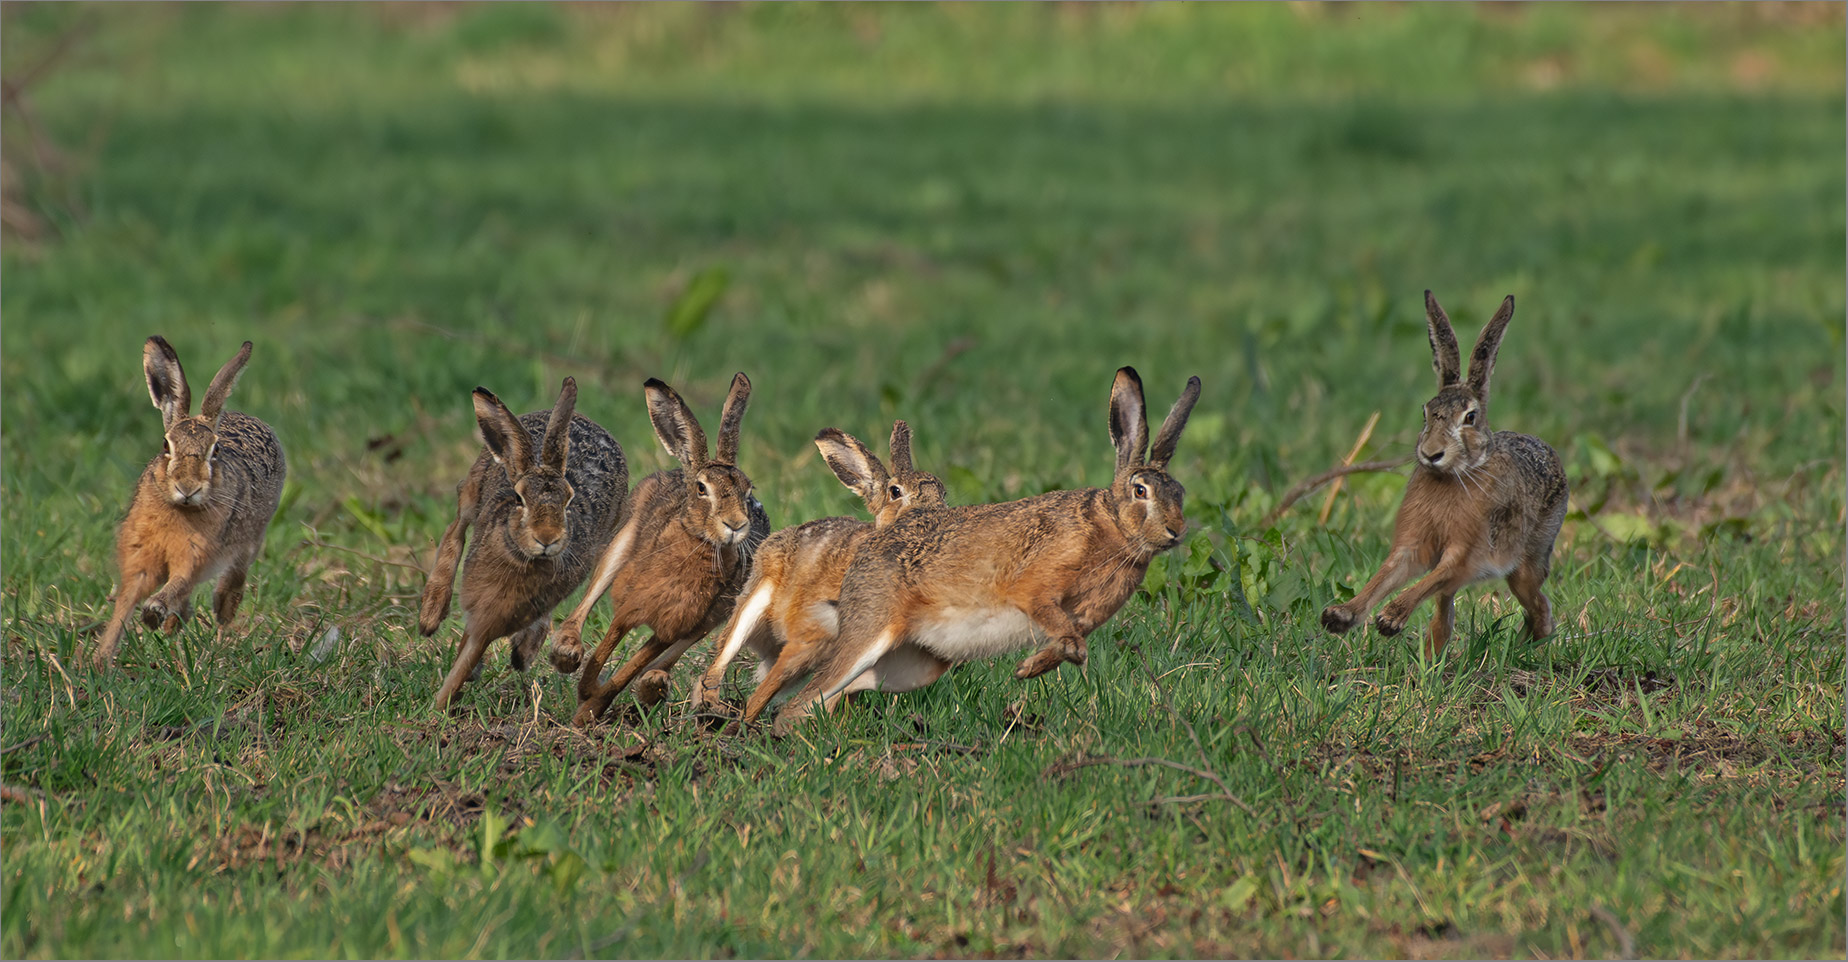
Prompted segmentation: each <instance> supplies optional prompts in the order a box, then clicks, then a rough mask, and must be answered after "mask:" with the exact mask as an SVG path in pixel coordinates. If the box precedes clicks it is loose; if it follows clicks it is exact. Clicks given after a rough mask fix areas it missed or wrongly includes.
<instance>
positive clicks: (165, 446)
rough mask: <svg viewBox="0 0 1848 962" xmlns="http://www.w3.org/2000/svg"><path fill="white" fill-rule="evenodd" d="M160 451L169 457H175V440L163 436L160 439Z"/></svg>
mask: <svg viewBox="0 0 1848 962" xmlns="http://www.w3.org/2000/svg"><path fill="white" fill-rule="evenodd" d="M160 453H162V454H164V455H166V456H168V457H173V442H172V441H169V440H167V439H166V438H161V439H160Z"/></svg>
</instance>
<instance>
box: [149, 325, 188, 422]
mask: <svg viewBox="0 0 1848 962" xmlns="http://www.w3.org/2000/svg"><path fill="white" fill-rule="evenodd" d="M141 370H142V371H144V372H146V373H147V376H148V397H150V398H153V399H154V406H155V407H157V408H159V409H160V420H161V427H162V428H163V429H170V428H172V427H173V422H175V421H178V420H179V419H180V418H183V417H185V416H186V415H187V414H189V413H191V412H192V391H190V390H188V389H187V387H186V372H185V371H183V370H181V369H180V355H179V354H177V353H175V352H174V350H173V345H171V344H168V343H167V339H166V338H164V337H161V336H160V335H159V334H156V335H154V336H153V337H150V338H148V342H147V343H146V344H143V345H142V346H141Z"/></svg>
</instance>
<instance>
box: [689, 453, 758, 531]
mask: <svg viewBox="0 0 1848 962" xmlns="http://www.w3.org/2000/svg"><path fill="white" fill-rule="evenodd" d="M688 488H689V490H688V492H687V503H688V504H689V505H690V506H691V516H692V521H693V527H694V530H696V531H698V532H699V535H700V537H702V538H704V539H706V540H707V541H708V542H710V543H712V544H715V545H719V546H720V547H732V546H736V545H740V544H743V543H744V539H745V537H746V536H747V535H749V534H750V533H751V510H750V505H751V502H753V501H755V500H756V496H755V495H754V494H753V493H752V489H751V479H750V478H747V477H745V475H744V472H743V471H740V470H738V469H737V468H735V467H732V466H731V465H729V464H716V463H713V464H707V465H706V466H705V467H703V468H700V469H699V470H698V471H694V472H692V473H691V476H690V477H689V478H688Z"/></svg>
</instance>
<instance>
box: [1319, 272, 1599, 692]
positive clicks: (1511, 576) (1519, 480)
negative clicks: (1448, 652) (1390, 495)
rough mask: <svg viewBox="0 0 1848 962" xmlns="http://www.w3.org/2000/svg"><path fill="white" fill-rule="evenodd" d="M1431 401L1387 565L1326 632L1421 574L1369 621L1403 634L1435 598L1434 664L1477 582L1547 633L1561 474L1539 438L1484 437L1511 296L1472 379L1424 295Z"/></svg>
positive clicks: (1480, 343)
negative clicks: (1500, 592) (1493, 584)
mask: <svg viewBox="0 0 1848 962" xmlns="http://www.w3.org/2000/svg"><path fill="white" fill-rule="evenodd" d="M1425 316H1426V321H1427V324H1428V325H1429V330H1430V340H1431V351H1432V356H1433V366H1434V367H1435V368H1436V369H1437V374H1438V393H1437V396H1436V397H1434V398H1432V399H1431V400H1430V401H1429V402H1428V403H1427V404H1426V405H1425V426H1424V429H1423V431H1422V432H1420V434H1419V438H1418V447H1417V457H1416V459H1415V460H1416V465H1415V466H1414V467H1413V469H1412V477H1411V479H1410V480H1409V481H1408V482H1406V485H1405V499H1404V501H1403V502H1401V503H1400V505H1399V514H1398V518H1397V520H1395V522H1394V523H1393V535H1392V547H1391V548H1390V549H1388V551H1387V555H1386V562H1385V563H1384V564H1383V565H1381V566H1380V570H1379V572H1378V573H1377V574H1375V575H1374V576H1373V578H1372V579H1371V580H1369V581H1368V582H1367V584H1366V586H1365V587H1363V588H1361V589H1360V592H1359V593H1358V594H1356V595H1355V596H1354V598H1353V599H1352V600H1350V601H1348V602H1346V603H1345V604H1338V605H1330V606H1329V607H1328V608H1326V609H1324V610H1323V612H1322V625H1323V627H1324V628H1326V629H1328V630H1329V631H1331V632H1336V633H1340V632H1344V631H1347V630H1349V629H1350V628H1353V627H1354V626H1355V625H1356V624H1359V623H1360V621H1361V620H1363V619H1364V618H1365V617H1366V616H1367V614H1368V613H1369V612H1371V611H1372V610H1373V608H1374V606H1375V605H1378V604H1379V603H1380V602H1381V601H1382V600H1383V599H1384V598H1386V597H1387V596H1388V595H1391V594H1392V593H1393V592H1395V591H1398V590H1399V588H1401V587H1402V586H1404V585H1405V584H1406V583H1407V582H1409V581H1411V580H1412V579H1414V578H1418V577H1419V576H1420V575H1423V576H1424V577H1423V578H1422V580H1420V581H1418V582H1417V583H1416V584H1414V585H1413V586H1412V587H1411V588H1410V589H1409V590H1407V591H1406V592H1404V593H1403V594H1401V595H1399V596H1398V597H1397V598H1395V599H1393V600H1392V602H1391V603H1389V604H1388V605H1387V606H1386V607H1385V609H1384V610H1382V611H1381V612H1380V614H1379V617H1378V618H1377V619H1376V620H1375V622H1374V627H1376V628H1378V629H1379V631H1380V633H1382V634H1385V635H1388V636H1390V635H1396V634H1398V633H1399V632H1400V631H1402V630H1404V628H1405V623H1406V620H1407V619H1408V618H1409V617H1410V616H1411V613H1412V611H1413V610H1414V609H1416V608H1417V607H1418V605H1419V604H1421V603H1423V602H1424V600H1425V599H1426V598H1430V597H1433V596H1435V597H1436V598H1437V613H1436V616H1435V617H1433V618H1432V619H1431V626H1430V629H1429V632H1428V635H1427V639H1426V650H1427V651H1428V652H1429V653H1430V654H1431V655H1432V656H1436V655H1437V654H1438V653H1440V652H1442V651H1443V649H1444V645H1445V644H1447V643H1448V642H1449V641H1450V636H1451V633H1452V631H1453V629H1454V627H1455V623H1456V607H1455V601H1456V593H1457V592H1458V591H1460V590H1461V589H1463V588H1464V587H1466V586H1468V585H1471V584H1474V583H1476V582H1478V581H1486V580H1488V579H1491V578H1500V577H1506V578H1507V579H1508V587H1509V589H1510V590H1511V591H1513V593H1514V597H1515V599H1516V600H1517V601H1519V602H1520V603H1521V607H1522V608H1523V609H1524V611H1525V615H1526V617H1525V622H1526V630H1527V633H1528V635H1529V636H1530V637H1533V638H1536V639H1539V638H1545V637H1547V636H1548V635H1550V634H1552V633H1553V614H1552V603H1551V602H1550V601H1549V600H1548V598H1547V596H1546V593H1545V592H1544V591H1542V590H1541V586H1542V585H1543V584H1544V583H1545V582H1546V578H1547V574H1548V572H1549V571H1550V569H1551V565H1552V556H1553V542H1554V541H1555V539H1557V538H1558V536H1559V527H1560V524H1561V522H1563V521H1564V520H1565V516H1566V475H1565V471H1564V469H1563V468H1562V467H1561V465H1560V461H1559V455H1558V454H1557V453H1556V452H1555V451H1554V450H1553V449H1552V448H1551V447H1549V446H1547V444H1546V442H1544V441H1541V440H1540V439H1538V438H1535V437H1531V436H1529V435H1526V434H1517V433H1515V432H1513V431H1492V430H1490V429H1489V421H1488V406H1489V376H1490V374H1491V373H1492V372H1493V370H1494V366H1495V357H1496V354H1497V353H1498V350H1499V348H1500V346H1501V339H1502V334H1503V332H1505V331H1506V330H1507V326H1508V322H1509V320H1510V319H1512V318H1513V316H1514V298H1513V297H1512V296H1510V297H1508V298H1507V299H1506V300H1504V301H1503V302H1502V306H1501V309H1500V310H1499V311H1497V312H1496V314H1495V317H1494V318H1493V319H1491V320H1490V321H1489V324H1488V326H1487V327H1485V328H1484V329H1483V331H1482V335H1481V337H1480V338H1478V339H1477V342H1476V347H1475V350H1474V351H1473V352H1472V353H1471V358H1470V370H1469V378H1468V380H1467V381H1463V380H1462V379H1461V377H1460V363H1459V362H1460V360H1461V359H1460V357H1459V356H1458V352H1457V340H1456V335H1455V334H1454V333H1453V332H1452V331H1451V328H1450V319H1449V318H1448V317H1447V316H1445V314H1444V310H1443V308H1442V307H1439V306H1438V303H1437V299H1436V298H1434V297H1432V296H1431V292H1430V291H1426V292H1425Z"/></svg>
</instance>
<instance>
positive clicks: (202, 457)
mask: <svg viewBox="0 0 1848 962" xmlns="http://www.w3.org/2000/svg"><path fill="white" fill-rule="evenodd" d="M249 361H250V342H249V341H245V342H244V346H243V347H242V348H239V349H238V352H237V356H235V357H233V358H232V359H231V360H229V361H227V362H225V366H224V367H222V368H220V369H219V371H218V374H217V375H216V376H214V377H213V378H212V383H211V386H209V387H207V388H206V389H205V399H204V400H202V401H201V402H200V403H199V415H198V416H197V417H193V416H192V415H191V414H190V413H189V412H190V411H191V409H192V391H191V390H190V389H189V388H188V387H187V385H186V372H185V371H182V370H181V369H180V356H179V355H178V354H176V353H174V350H173V345H171V344H168V343H167V340H166V338H163V337H160V336H159V335H156V336H154V337H150V338H148V340H147V343H146V344H144V345H142V348H141V368H142V370H143V371H144V372H145V373H146V374H147V378H148V396H149V397H151V398H153V399H154V406H155V407H157V408H159V409H160V416H161V422H162V425H163V427H164V435H165V439H164V440H163V441H162V442H161V452H160V454H159V455H157V456H155V458H154V460H152V461H149V462H148V466H147V468H146V470H144V471H142V472H141V480H140V481H138V482H136V485H135V496H134V499H133V500H132V501H130V502H129V506H128V515H127V516H126V517H124V518H123V519H122V526H121V528H120V529H118V530H117V531H116V562H117V564H118V565H119V566H120V568H121V581H120V582H119V583H118V584H117V586H116V598H115V613H114V615H112V616H111V617H110V619H109V625H108V627H107V628H105V629H104V631H103V637H102V640H101V641H99V642H97V645H96V650H95V651H94V652H93V653H92V655H91V660H92V663H93V664H94V665H95V666H96V667H97V668H107V667H109V666H110V665H113V664H114V663H115V656H116V647H117V646H118V645H120V644H121V642H122V632H123V631H124V629H126V628H127V626H128V618H129V615H131V614H133V613H134V610H135V606H136V605H137V604H140V603H141V601H142V599H144V598H147V599H148V601H147V604H146V605H143V606H142V608H141V620H142V623H144V624H146V625H147V626H148V627H149V628H157V627H158V628H164V629H166V630H167V631H173V630H174V629H176V628H178V627H179V626H180V624H181V623H183V622H185V621H186V620H187V619H188V618H190V617H192V593H193V589H194V588H196V587H198V586H199V585H200V584H203V583H204V582H207V581H211V580H212V579H214V578H217V579H218V586H217V587H216V588H215V589H213V591H212V610H213V613H214V614H215V615H216V616H217V619H218V626H219V628H221V629H222V628H223V627H224V626H225V625H227V624H230V622H231V619H232V618H233V617H235V616H236V615H237V606H238V604H239V603H240V602H242V601H243V600H244V578H245V576H246V575H247V574H248V573H249V571H250V563H251V562H252V561H254V560H256V557H257V554H258V553H259V552H261V551H262V550H263V535H264V532H265V531H266V530H267V529H268V528H269V523H270V518H272V517H274V516H275V514H276V506H277V505H278V504H280V503H281V501H282V482H283V478H284V477H285V476H286V475H287V474H288V470H289V466H288V461H287V459H285V458H284V457H283V455H282V445H281V444H279V443H278V442H277V441H276V433H275V432H274V431H271V430H270V427H269V425H267V424H264V423H263V422H262V421H259V420H257V419H256V418H253V417H251V416H250V415H248V414H242V413H239V412H237V411H227V410H225V398H226V397H227V396H229V395H230V393H231V387H232V385H234V384H236V383H237V377H238V375H239V374H241V373H243V370H244V365H245V364H246V363H248V362H249ZM157 586H158V588H159V590H158V591H156V590H155V589H156V587H157ZM150 594H152V595H153V596H154V597H152V598H148V596H149V595H150Z"/></svg>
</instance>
